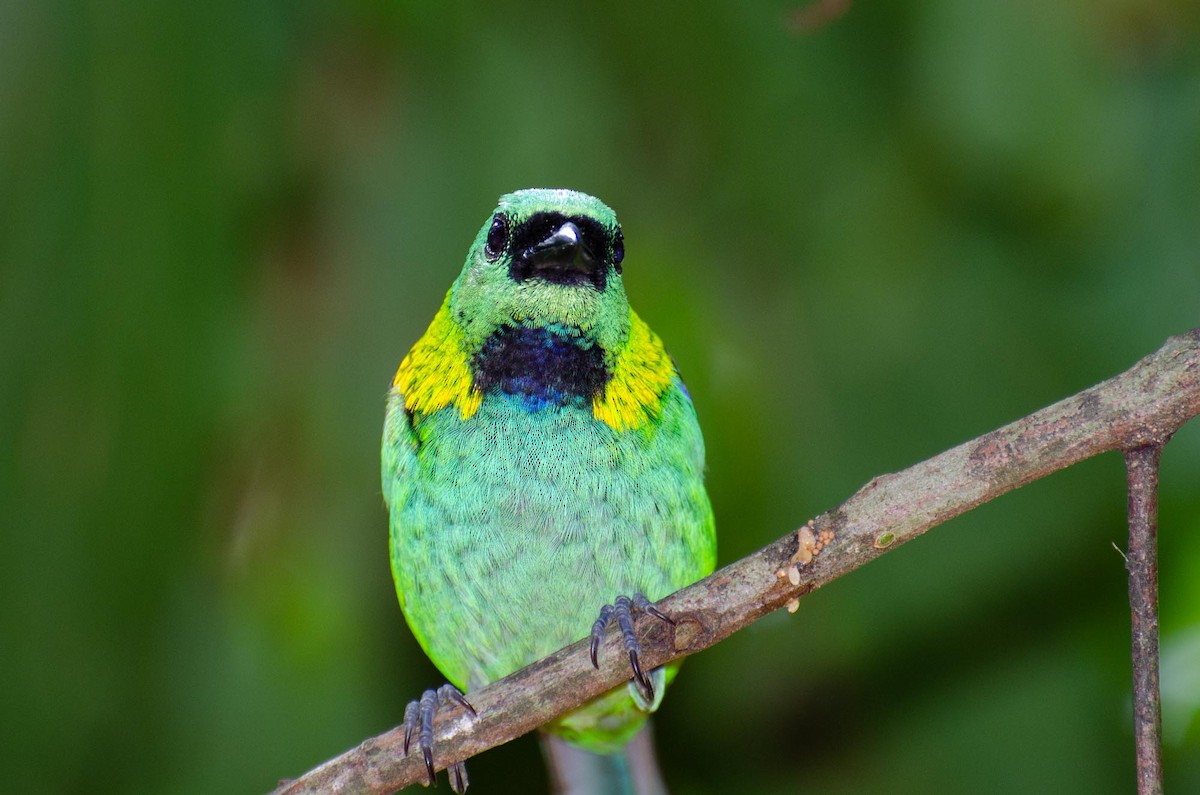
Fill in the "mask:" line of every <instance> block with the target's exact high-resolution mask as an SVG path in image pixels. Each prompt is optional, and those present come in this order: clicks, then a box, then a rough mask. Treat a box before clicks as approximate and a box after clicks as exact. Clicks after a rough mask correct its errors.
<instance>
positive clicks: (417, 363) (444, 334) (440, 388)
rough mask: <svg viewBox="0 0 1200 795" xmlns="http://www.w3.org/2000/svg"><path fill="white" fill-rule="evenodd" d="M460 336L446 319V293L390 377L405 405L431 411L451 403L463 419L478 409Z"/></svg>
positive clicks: (477, 394) (479, 397)
mask: <svg viewBox="0 0 1200 795" xmlns="http://www.w3.org/2000/svg"><path fill="white" fill-rule="evenodd" d="M462 338H463V334H462V330H461V329H460V328H459V327H458V326H457V325H455V323H454V321H453V320H451V319H450V301H449V297H447V299H446V303H444V304H442V308H441V309H439V310H438V313H437V314H436V315H434V316H433V322H432V323H430V324H429V328H428V329H427V330H426V331H425V334H424V336H422V337H421V339H419V340H417V344H416V345H414V346H413V348H412V350H411V351H409V352H408V355H407V356H405V357H404V361H402V362H400V369H399V370H397V371H396V377H395V378H394V379H392V385H393V386H395V387H396V388H397V389H399V390H400V394H401V395H403V396H404V407H405V408H406V409H408V410H409V411H419V412H422V413H424V414H432V413H433V412H435V411H437V410H438V409H443V408H445V407H446V406H449V405H451V404H453V405H454V406H456V407H457V408H458V410H459V412H460V413H461V414H462V418H463V419H464V420H465V419H469V418H470V417H471V416H472V415H473V414H474V413H475V412H476V411H478V410H479V404H480V402H481V401H482V400H483V393H481V392H480V391H479V390H477V389H475V388H474V385H473V384H472V380H471V369H470V367H469V366H468V365H467V357H466V355H465V354H464V353H463V346H462Z"/></svg>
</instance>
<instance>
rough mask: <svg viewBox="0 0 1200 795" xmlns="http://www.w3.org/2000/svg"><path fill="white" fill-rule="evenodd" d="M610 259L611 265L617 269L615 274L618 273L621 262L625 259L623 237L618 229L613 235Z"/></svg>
mask: <svg viewBox="0 0 1200 795" xmlns="http://www.w3.org/2000/svg"><path fill="white" fill-rule="evenodd" d="M612 258H613V265H614V266H616V268H617V273H620V272H621V260H623V259H625V236H624V235H623V234H621V230H620V229H618V230H617V233H616V234H615V235H613V244H612Z"/></svg>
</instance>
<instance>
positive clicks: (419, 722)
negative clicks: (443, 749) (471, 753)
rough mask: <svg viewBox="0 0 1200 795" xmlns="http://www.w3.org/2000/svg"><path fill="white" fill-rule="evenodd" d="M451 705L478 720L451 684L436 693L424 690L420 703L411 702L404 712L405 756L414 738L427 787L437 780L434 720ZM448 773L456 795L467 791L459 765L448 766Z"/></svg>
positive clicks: (465, 776)
mask: <svg viewBox="0 0 1200 795" xmlns="http://www.w3.org/2000/svg"><path fill="white" fill-rule="evenodd" d="M451 702H453V703H455V704H458V705H459V706H461V707H462V708H463V709H465V710H467V712H469V713H471V717H477V716H478V713H477V712H476V711H475V707H473V706H472V705H471V702H469V701H467V698H466V696H464V695H463V694H462V691H460V690H459V689H458V688H457V687H455V686H454V685H450V684H446V685H442V686H441V687H439V688H438V689H437V690H426V691H425V692H424V693H422V694H421V697H420V698H419V699H417V700H416V701H410V702H409V703H408V706H406V707H405V708H404V754H405V756H407V755H408V749H409V747H410V746H411V745H412V738H413V735H414V734H415V735H416V737H417V746H418V747H419V748H420V749H421V757H422V759H423V760H424V762H425V771H426V773H428V774H429V784H433V783H434V782H435V781H436V780H437V775H436V771H435V770H434V767H433V717H434V715H435V714H436V713H437V711H438V709H440V708H441V707H444V706H445V705H446V704H448V703H451ZM448 773H449V776H450V786H451V788H452V789H453V790H454V791H455V792H462V791H463V790H465V789H466V788H467V769H466V767H465V766H464V765H463V763H462V762H453V763H451V764H450V766H449V767H448Z"/></svg>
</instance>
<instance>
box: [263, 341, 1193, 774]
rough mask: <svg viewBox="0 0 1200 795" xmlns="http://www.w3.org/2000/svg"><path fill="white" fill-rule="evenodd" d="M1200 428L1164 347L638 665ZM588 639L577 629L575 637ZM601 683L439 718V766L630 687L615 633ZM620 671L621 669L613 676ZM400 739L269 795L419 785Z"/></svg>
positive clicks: (1183, 359) (782, 558)
mask: <svg viewBox="0 0 1200 795" xmlns="http://www.w3.org/2000/svg"><path fill="white" fill-rule="evenodd" d="M1197 414H1200V329H1194V330H1192V331H1191V332H1189V333H1188V334H1185V335H1182V336H1179V337H1172V338H1171V339H1169V340H1167V342H1166V344H1165V345H1164V346H1163V347H1162V348H1160V349H1159V350H1158V351H1157V352H1156V353H1153V354H1151V355H1150V356H1147V357H1146V358H1144V359H1142V360H1141V361H1139V362H1138V363H1137V364H1135V365H1134V366H1133V367H1132V368H1130V369H1129V370H1127V371H1126V372H1124V373H1122V374H1121V375H1118V376H1116V377H1115V378H1111V379H1109V380H1108V381H1105V382H1103V383H1101V384H1098V385H1096V386H1094V387H1092V388H1091V389H1087V390H1084V391H1083V392H1080V393H1079V394H1077V395H1074V396H1073V397H1069V398H1067V399H1065V400H1062V401H1059V402H1058V403H1055V404H1054V405H1052V406H1049V407H1047V408H1044V409H1042V410H1041V411H1038V412H1036V413H1035V414H1031V415H1029V416H1028V417H1026V418H1024V419H1022V420H1019V421H1017V422H1014V423H1012V424H1010V425H1006V426H1004V427H1003V428H1000V429H998V430H995V431H992V432H991V433H988V434H984V435H983V436H981V437H979V438H977V439H974V440H972V441H969V442H966V443H965V444H961V445H959V446H958V447H955V448H952V449H950V450H947V451H946V452H944V453H941V454H940V455H937V456H935V457H933V458H931V459H929V460H927V461H923V462H921V463H919V464H916V465H914V466H912V467H909V468H908V469H906V470H904V471H902V472H897V473H894V474H889V475H882V476H880V477H877V478H875V479H874V480H872V481H871V482H869V483H867V484H866V485H865V486H863V487H862V488H861V489H859V490H858V492H857V493H856V494H854V495H853V496H852V497H850V499H848V500H846V502H844V503H842V504H841V505H840V506H838V507H837V508H834V509H833V510H831V511H828V512H827V513H824V514H821V515H820V516H819V517H817V518H816V519H814V520H812V521H811V522H809V523H808V524H807V525H806V526H805V527H803V528H801V529H800V531H799V532H794V533H789V534H788V535H786V536H784V537H783V538H781V539H779V540H778V541H775V542H774V543H772V544H770V545H768V546H766V547H764V548H763V549H760V550H759V551H757V552H755V553H753V554H751V555H748V556H747V557H745V558H742V559H741V560H739V561H736V562H735V563H731V564H730V565H728V566H726V567H725V568H723V569H721V570H719V571H717V572H715V573H714V574H712V575H710V576H708V577H706V578H705V579H703V580H701V581H700V582H698V583H696V584H694V585H691V586H689V587H687V588H684V589H682V590H680V591H678V592H676V593H674V594H672V595H671V596H669V597H667V598H666V599H664V600H663V601H662V602H660V603H659V605H660V607H661V608H662V609H663V610H664V611H665V612H666V613H668V614H669V615H671V616H672V617H674V618H675V620H676V622H677V624H676V626H674V627H671V626H669V625H667V624H665V623H664V622H661V621H642V622H639V629H640V631H641V632H642V644H643V647H642V648H643V654H642V664H643V665H644V666H645V667H646V668H647V669H649V668H653V667H655V666H658V665H662V664H663V663H666V662H668V661H670V660H673V659H675V658H677V657H682V656H684V655H687V654H694V653H695V652H698V651H700V650H701V649H705V648H707V647H709V646H711V645H713V644H714V643H716V642H718V641H720V640H723V639H724V638H726V637H728V636H729V635H731V634H733V633H734V632H736V631H737V630H739V629H741V628H742V627H745V626H746V625H747V624H750V623H751V622H753V621H755V620H757V619H759V618H761V617H763V616H764V615H766V614H767V613H770V612H772V611H774V610H776V609H778V608H780V607H783V606H785V605H786V606H788V607H789V609H795V606H796V600H797V599H799V598H800V597H801V596H803V595H804V594H807V593H809V592H810V591H812V590H815V589H816V588H819V587H821V586H822V585H824V584H826V583H828V582H830V581H831V580H833V579H835V578H837V577H840V576H842V575H843V574H846V573H848V572H851V571H853V570H854V569H857V568H858V567H860V566H863V565H865V564H866V563H868V562H870V561H872V560H874V559H875V558H877V557H879V556H880V555H882V554H884V553H885V552H886V551H889V550H892V549H895V548H896V547H898V546H900V545H901V544H903V543H904V542H906V541H911V540H912V539H914V538H916V537H917V536H919V535H921V534H922V533H924V532H925V531H926V530H928V529H930V528H931V527H934V526H936V525H938V524H941V523H943V522H946V521H948V520H949V519H952V518H954V517H955V516H958V515H959V514H961V513H964V512H966V511H968V510H970V509H972V508H974V507H976V506H978V505H980V504H982V503H984V502H987V501H988V500H991V499H994V498H995V497H998V496H1000V495H1001V494H1004V493H1006V492H1009V491H1012V490H1013V489H1016V488H1019V487H1020V486H1023V485H1025V484H1027V483H1029V482H1031V481H1034V480H1037V479H1038V478H1042V477H1045V476H1046V475H1049V474H1050V473H1052V472H1055V471H1057V470H1060V469H1063V468H1065V467H1068V466H1070V465H1071V464H1074V463H1077V462H1079V461H1082V460H1084V459H1086V458H1090V457H1092V456H1094V455H1097V454H1099V453H1103V452H1107V451H1110V450H1134V449H1135V448H1138V447H1143V446H1146V445H1157V446H1161V445H1162V444H1164V443H1165V442H1166V441H1167V440H1168V439H1169V438H1170V437H1171V435H1172V434H1173V433H1174V432H1175V431H1176V430H1177V429H1178V428H1179V427H1180V426H1181V425H1183V424H1184V423H1185V422H1187V421H1188V420H1189V419H1191V418H1192V417H1194V416H1196V415H1197ZM581 629H586V628H581ZM600 660H601V670H600V671H596V670H594V669H593V668H592V666H591V663H590V662H589V660H588V645H587V643H586V642H585V641H582V640H581V641H579V642H577V643H574V644H572V645H570V646H568V647H566V648H565V649H562V650H560V651H558V652H555V653H554V654H552V655H550V656H549V657H546V658H545V659H543V660H540V661H538V662H536V663H534V664H532V665H529V666H527V667H525V668H523V669H521V670H520V671H517V672H516V673H514V674H512V675H511V676H508V677H506V678H504V679H502V680H500V681H498V682H494V683H492V684H491V685H489V686H487V687H485V688H483V689H482V690H479V691H475V692H472V693H471V694H470V699H471V703H472V704H474V706H475V708H476V710H477V711H478V713H479V715H478V718H476V719H474V720H471V719H470V718H468V716H466V715H465V713H464V711H463V710H462V708H461V707H457V706H453V707H447V708H445V709H443V710H442V711H440V712H439V714H438V716H437V721H436V726H435V728H436V735H435V740H434V754H435V764H436V766H437V768H438V769H444V768H445V767H446V765H448V764H449V763H451V762H454V761H458V760H463V759H467V758H468V757H471V756H474V755H475V754H478V753H480V752H481V751H485V750H487V749H488V748H491V747H493V746H496V745H500V744H502V743H506V742H508V741H509V740H512V739H515V738H516V737H519V736H521V735H522V734H525V733H526V732H529V731H531V730H533V729H536V728H537V727H538V726H541V725H542V724H544V723H546V722H548V721H550V720H552V719H553V718H555V717H557V716H559V715H561V714H563V713H565V712H568V711H569V710H571V709H573V708H575V707H577V706H579V705H580V704H582V703H584V702H586V701H588V700H590V699H592V698H594V697H596V696H598V695H600V694H601V693H603V692H605V691H606V690H610V689H611V688H613V687H616V686H617V685H620V684H623V683H624V682H626V681H628V679H629V668H628V661H627V660H625V656H624V654H623V652H622V647H621V640H620V637H619V633H609V637H608V639H607V641H606V643H605V644H604V647H603V649H602V651H601V656H600ZM623 662H624V664H622V663H623ZM403 742H404V732H403V730H402V729H399V728H396V729H392V730H390V731H388V732H385V733H384V734H381V735H379V736H378V737H374V738H371V739H369V740H366V741H365V742H363V743H362V744H361V745H359V746H358V747H357V748H354V749H351V750H349V751H347V752H346V753H344V754H342V755H341V756H339V757H336V758H335V759H332V760H330V761H328V762H326V763H324V764H323V765H321V766H319V767H317V768H315V769H314V770H312V771H310V772H308V773H306V774H305V775H304V776H302V777H301V778H299V779H297V780H295V781H291V782H284V783H282V784H281V785H280V786H279V788H278V789H276V790H275V795H285V794H286V795H299V793H318V792H339V793H388V792H393V791H394V790H397V789H399V788H401V787H405V786H407V785H409V784H412V783H414V782H420V781H424V779H425V770H424V765H423V762H422V761H421V755H420V754H419V753H413V754H411V755H409V756H405V755H404V752H403Z"/></svg>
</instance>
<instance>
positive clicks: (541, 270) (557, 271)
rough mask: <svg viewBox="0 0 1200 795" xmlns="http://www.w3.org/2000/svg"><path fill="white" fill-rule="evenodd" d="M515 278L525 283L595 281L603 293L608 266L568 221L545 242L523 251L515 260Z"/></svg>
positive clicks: (597, 287)
mask: <svg viewBox="0 0 1200 795" xmlns="http://www.w3.org/2000/svg"><path fill="white" fill-rule="evenodd" d="M513 275H514V276H515V277H516V278H517V279H518V280H519V281H523V280H524V279H527V278H529V277H531V276H539V277H541V278H543V279H545V280H546V281H549V282H553V283H555V284H580V283H583V282H591V283H592V284H594V285H595V286H596V289H598V290H603V289H604V282H605V274H604V264H603V262H602V261H601V260H600V259H598V258H597V257H596V255H595V254H594V253H593V252H592V250H591V249H590V248H588V245H587V243H586V242H585V240H584V237H583V234H582V233H581V232H580V231H579V227H578V226H576V225H575V224H574V223H572V222H571V221H567V222H566V223H564V224H563V225H562V226H560V227H559V228H558V229H556V230H555V231H554V233H553V234H551V235H549V236H548V237H546V238H545V239H544V240H542V241H540V242H538V243H535V244H534V245H532V246H530V247H529V248H527V249H525V250H524V251H522V252H519V253H518V254H517V256H516V257H515V258H514V261H513Z"/></svg>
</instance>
